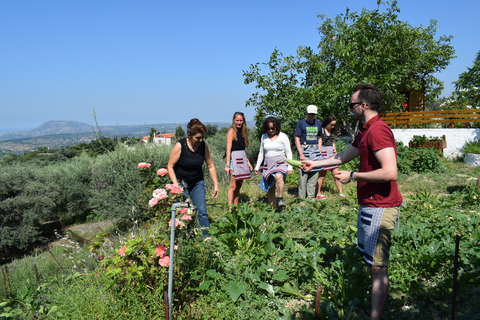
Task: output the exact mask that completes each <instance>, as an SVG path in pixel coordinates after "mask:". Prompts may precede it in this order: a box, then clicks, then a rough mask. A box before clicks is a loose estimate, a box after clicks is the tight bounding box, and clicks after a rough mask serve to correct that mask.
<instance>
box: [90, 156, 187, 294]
mask: <svg viewBox="0 0 480 320" xmlns="http://www.w3.org/2000/svg"><path fill="white" fill-rule="evenodd" d="M138 168H139V169H140V174H141V175H142V176H143V177H144V179H145V184H146V186H145V191H144V192H145V193H147V194H150V195H151V196H152V198H150V199H149V200H148V204H145V205H144V206H143V207H144V208H145V214H144V216H145V217H148V218H149V225H150V226H152V225H154V226H155V228H156V229H157V230H156V232H155V233H154V234H155V236H150V237H146V238H143V237H139V236H136V237H132V238H130V239H128V240H126V241H125V242H124V243H123V244H122V246H121V247H120V248H119V249H118V250H116V251H115V253H114V254H113V256H112V257H111V258H108V259H105V260H103V261H102V264H103V265H104V267H105V269H106V271H107V272H106V274H107V276H109V277H111V278H112V279H113V280H114V281H113V283H115V284H116V285H118V286H120V287H122V288H123V287H124V286H127V285H128V286H133V287H135V288H137V289H138V290H145V289H149V290H156V289H158V288H159V287H163V286H165V285H166V284H167V277H168V268H169V265H170V256H169V255H168V253H169V252H170V245H171V244H170V227H171V224H172V221H171V219H170V217H171V211H170V208H171V206H172V205H173V203H174V202H177V201H182V200H183V199H184V195H183V189H182V188H180V187H177V186H175V185H173V184H168V183H166V182H167V181H166V178H167V176H166V175H167V173H168V170H167V169H165V168H160V169H158V170H157V171H154V169H152V168H151V165H150V164H149V163H146V162H141V163H139V164H138ZM159 185H164V186H165V187H164V188H158V186H159ZM140 201H145V200H143V199H140ZM193 214H194V211H193V210H189V209H187V208H179V209H177V215H179V216H180V218H176V219H175V221H174V225H175V228H178V229H179V230H180V229H183V228H184V227H185V226H186V225H187V224H188V223H191V221H192V220H193V219H192V215H193ZM167 221H169V222H168V223H167ZM173 245H174V249H175V250H177V249H178V248H179V246H178V245H177V244H173ZM96 248H98V246H91V250H92V251H94V250H95V249H96ZM174 268H178V265H177V264H175V265H174Z"/></svg>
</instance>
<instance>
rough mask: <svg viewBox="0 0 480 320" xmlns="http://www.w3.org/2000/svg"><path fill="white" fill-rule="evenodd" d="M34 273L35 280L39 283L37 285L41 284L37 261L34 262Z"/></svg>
mask: <svg viewBox="0 0 480 320" xmlns="http://www.w3.org/2000/svg"><path fill="white" fill-rule="evenodd" d="M33 273H34V274H35V282H36V283H37V287H39V286H40V280H39V279H38V270H37V265H36V264H35V262H34V263H33Z"/></svg>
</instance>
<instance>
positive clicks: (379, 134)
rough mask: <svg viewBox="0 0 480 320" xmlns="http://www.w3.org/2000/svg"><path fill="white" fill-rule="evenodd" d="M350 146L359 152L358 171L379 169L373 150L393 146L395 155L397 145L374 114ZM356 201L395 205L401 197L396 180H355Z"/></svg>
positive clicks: (363, 204) (400, 201)
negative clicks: (377, 181) (375, 181)
mask: <svg viewBox="0 0 480 320" xmlns="http://www.w3.org/2000/svg"><path fill="white" fill-rule="evenodd" d="M352 146H353V147H355V148H357V149H358V151H359V154H360V168H359V172H370V171H373V170H376V169H379V168H380V167H381V166H380V163H379V162H378V160H377V158H376V157H375V154H374V152H375V151H377V150H381V149H385V148H392V147H393V148H394V150H395V156H396V155H397V145H396V144H395V138H394V136H393V133H392V130H390V127H389V126H388V125H387V124H386V123H385V122H384V121H383V120H382V119H380V115H376V116H375V117H373V118H372V119H370V120H369V121H368V122H367V123H365V124H364V125H363V127H362V128H361V129H360V132H359V133H358V135H357V137H356V138H355V141H353V143H352ZM357 196H358V203H359V204H360V205H361V206H366V207H384V208H388V207H397V206H399V205H401V204H402V202H403V198H402V195H401V194H400V191H398V186H397V181H390V182H382V183H373V182H365V181H357Z"/></svg>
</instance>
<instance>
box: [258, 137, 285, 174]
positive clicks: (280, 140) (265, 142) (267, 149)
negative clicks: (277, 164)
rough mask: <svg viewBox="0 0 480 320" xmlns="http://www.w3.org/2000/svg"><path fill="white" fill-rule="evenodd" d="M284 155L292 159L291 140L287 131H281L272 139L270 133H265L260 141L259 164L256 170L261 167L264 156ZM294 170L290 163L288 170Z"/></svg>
mask: <svg viewBox="0 0 480 320" xmlns="http://www.w3.org/2000/svg"><path fill="white" fill-rule="evenodd" d="M281 155H284V156H285V157H287V158H289V159H292V149H291V148H290V141H289V140H288V137H287V135H286V134H285V133H283V132H280V133H279V134H278V136H277V138H276V139H275V140H273V141H272V140H270V139H269V138H268V134H267V133H264V134H263V135H262V139H261V141H260V151H259V152H258V158H257V164H256V165H255V170H259V169H260V165H261V164H262V161H263V157H264V156H265V158H270V157H275V156H281ZM291 170H292V166H291V165H290V164H289V165H288V171H291Z"/></svg>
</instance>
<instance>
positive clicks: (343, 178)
mask: <svg viewBox="0 0 480 320" xmlns="http://www.w3.org/2000/svg"><path fill="white" fill-rule="evenodd" d="M335 179H337V180H338V181H340V182H341V183H343V184H347V183H349V182H350V171H337V173H336V174H335Z"/></svg>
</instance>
